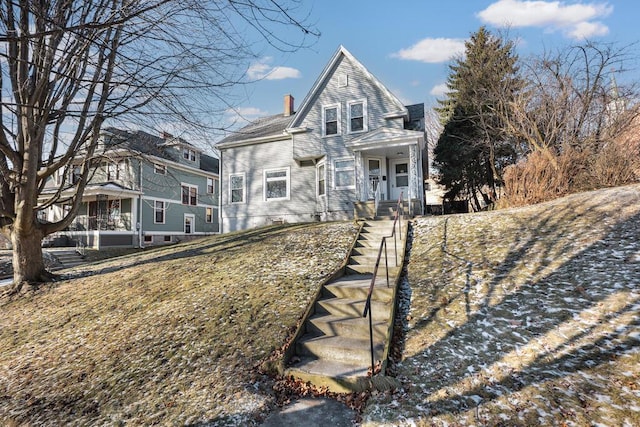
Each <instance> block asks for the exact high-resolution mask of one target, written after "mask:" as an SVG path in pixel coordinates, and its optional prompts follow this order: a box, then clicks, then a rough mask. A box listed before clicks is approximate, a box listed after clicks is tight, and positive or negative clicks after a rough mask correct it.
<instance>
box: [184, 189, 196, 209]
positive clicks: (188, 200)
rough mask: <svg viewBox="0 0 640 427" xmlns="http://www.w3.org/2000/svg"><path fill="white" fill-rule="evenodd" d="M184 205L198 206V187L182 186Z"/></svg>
mask: <svg viewBox="0 0 640 427" xmlns="http://www.w3.org/2000/svg"><path fill="white" fill-rule="evenodd" d="M182 204H183V205H191V206H197V205H198V187H194V186H191V185H185V184H183V185H182Z"/></svg>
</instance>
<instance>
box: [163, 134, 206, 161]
mask: <svg viewBox="0 0 640 427" xmlns="http://www.w3.org/2000/svg"><path fill="white" fill-rule="evenodd" d="M160 137H161V138H162V139H163V140H164V142H163V143H161V144H160V145H161V146H162V147H165V148H166V149H167V151H168V152H169V153H170V154H171V157H172V158H173V160H174V161H176V162H178V163H180V164H183V165H186V166H191V167H193V168H197V169H199V168H200V154H202V150H200V149H198V148H197V147H195V146H194V145H191V144H189V143H188V142H187V141H185V140H184V139H182V138H176V137H174V136H173V135H172V134H170V133H168V132H162V133H161V134H160Z"/></svg>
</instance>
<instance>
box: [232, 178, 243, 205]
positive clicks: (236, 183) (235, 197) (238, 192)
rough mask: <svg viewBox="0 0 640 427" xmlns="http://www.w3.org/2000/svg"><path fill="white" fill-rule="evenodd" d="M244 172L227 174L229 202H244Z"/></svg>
mask: <svg viewBox="0 0 640 427" xmlns="http://www.w3.org/2000/svg"><path fill="white" fill-rule="evenodd" d="M244 189H245V187H244V173H235V174H231V175H229V199H230V200H231V203H244V202H245V197H244Z"/></svg>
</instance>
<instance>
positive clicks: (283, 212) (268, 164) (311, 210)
mask: <svg viewBox="0 0 640 427" xmlns="http://www.w3.org/2000/svg"><path fill="white" fill-rule="evenodd" d="M291 144H292V143H291V140H290V139H288V140H282V141H275V142H265V143H262V144H255V145H250V146H243V147H236V148H229V149H226V150H224V152H223V154H222V159H221V164H222V175H223V182H224V188H222V189H221V191H222V206H223V212H222V218H223V219H222V222H223V228H224V231H231V230H239V229H245V228H252V227H257V226H261V225H265V224H272V223H273V222H280V221H284V222H300V221H313V220H314V219H315V218H316V214H317V207H316V184H315V180H316V168H315V166H300V165H299V164H298V163H297V162H296V161H294V160H293V159H292V157H291V149H292V146H291ZM226 159H229V161H227V160H226ZM278 168H288V169H289V199H288V200H265V193H264V192H265V186H264V173H265V170H268V169H278ZM241 173H243V174H244V175H245V200H244V202H243V203H230V190H229V185H230V176H231V175H233V174H241Z"/></svg>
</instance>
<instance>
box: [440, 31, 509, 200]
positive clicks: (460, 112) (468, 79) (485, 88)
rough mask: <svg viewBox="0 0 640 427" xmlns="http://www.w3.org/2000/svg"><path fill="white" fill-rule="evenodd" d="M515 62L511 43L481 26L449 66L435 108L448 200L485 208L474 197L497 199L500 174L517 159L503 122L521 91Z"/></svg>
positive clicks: (500, 180)
mask: <svg viewBox="0 0 640 427" xmlns="http://www.w3.org/2000/svg"><path fill="white" fill-rule="evenodd" d="M517 63H518V57H517V55H516V54H515V52H514V44H513V42H512V41H509V40H507V39H505V38H503V37H500V36H496V35H494V34H492V33H491V32H490V31H488V30H487V29H486V28H485V27H481V28H480V29H479V30H478V31H477V32H476V33H474V34H472V35H471V37H470V39H469V40H468V41H467V42H466V43H465V56H464V58H460V59H457V60H455V61H454V62H453V63H452V64H451V65H450V66H449V68H450V74H449V77H448V80H447V86H448V89H449V92H448V93H447V98H446V99H444V100H442V101H440V107H439V108H437V111H438V114H439V115H440V119H441V121H442V123H443V124H444V126H445V128H444V131H443V133H442V135H441V136H440V138H439V140H438V144H437V147H436V150H435V153H434V154H435V163H436V165H437V166H438V168H439V169H440V171H441V174H442V176H441V183H442V184H443V185H445V186H447V188H448V190H449V191H448V195H449V197H451V198H455V197H460V196H463V197H464V196H466V197H469V198H471V199H472V200H473V202H474V207H475V209H480V208H481V207H482V206H483V203H481V202H480V201H479V199H478V198H477V196H478V195H480V196H481V197H482V198H483V199H484V200H483V201H484V204H490V203H492V202H494V201H495V200H496V198H497V195H498V189H499V188H500V186H501V185H502V170H503V168H504V167H505V166H507V165H509V164H511V163H513V162H515V160H516V151H515V147H514V144H513V142H512V140H511V139H510V137H509V135H508V134H507V133H506V132H505V130H504V126H503V124H502V117H504V114H505V110H506V109H508V105H509V99H510V98H511V97H512V96H513V94H515V93H516V92H517V91H518V90H519V89H520V88H521V87H522V83H521V81H520V79H519V78H518V67H517ZM452 162H455V163H456V164H452ZM454 183H455V184H454Z"/></svg>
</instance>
